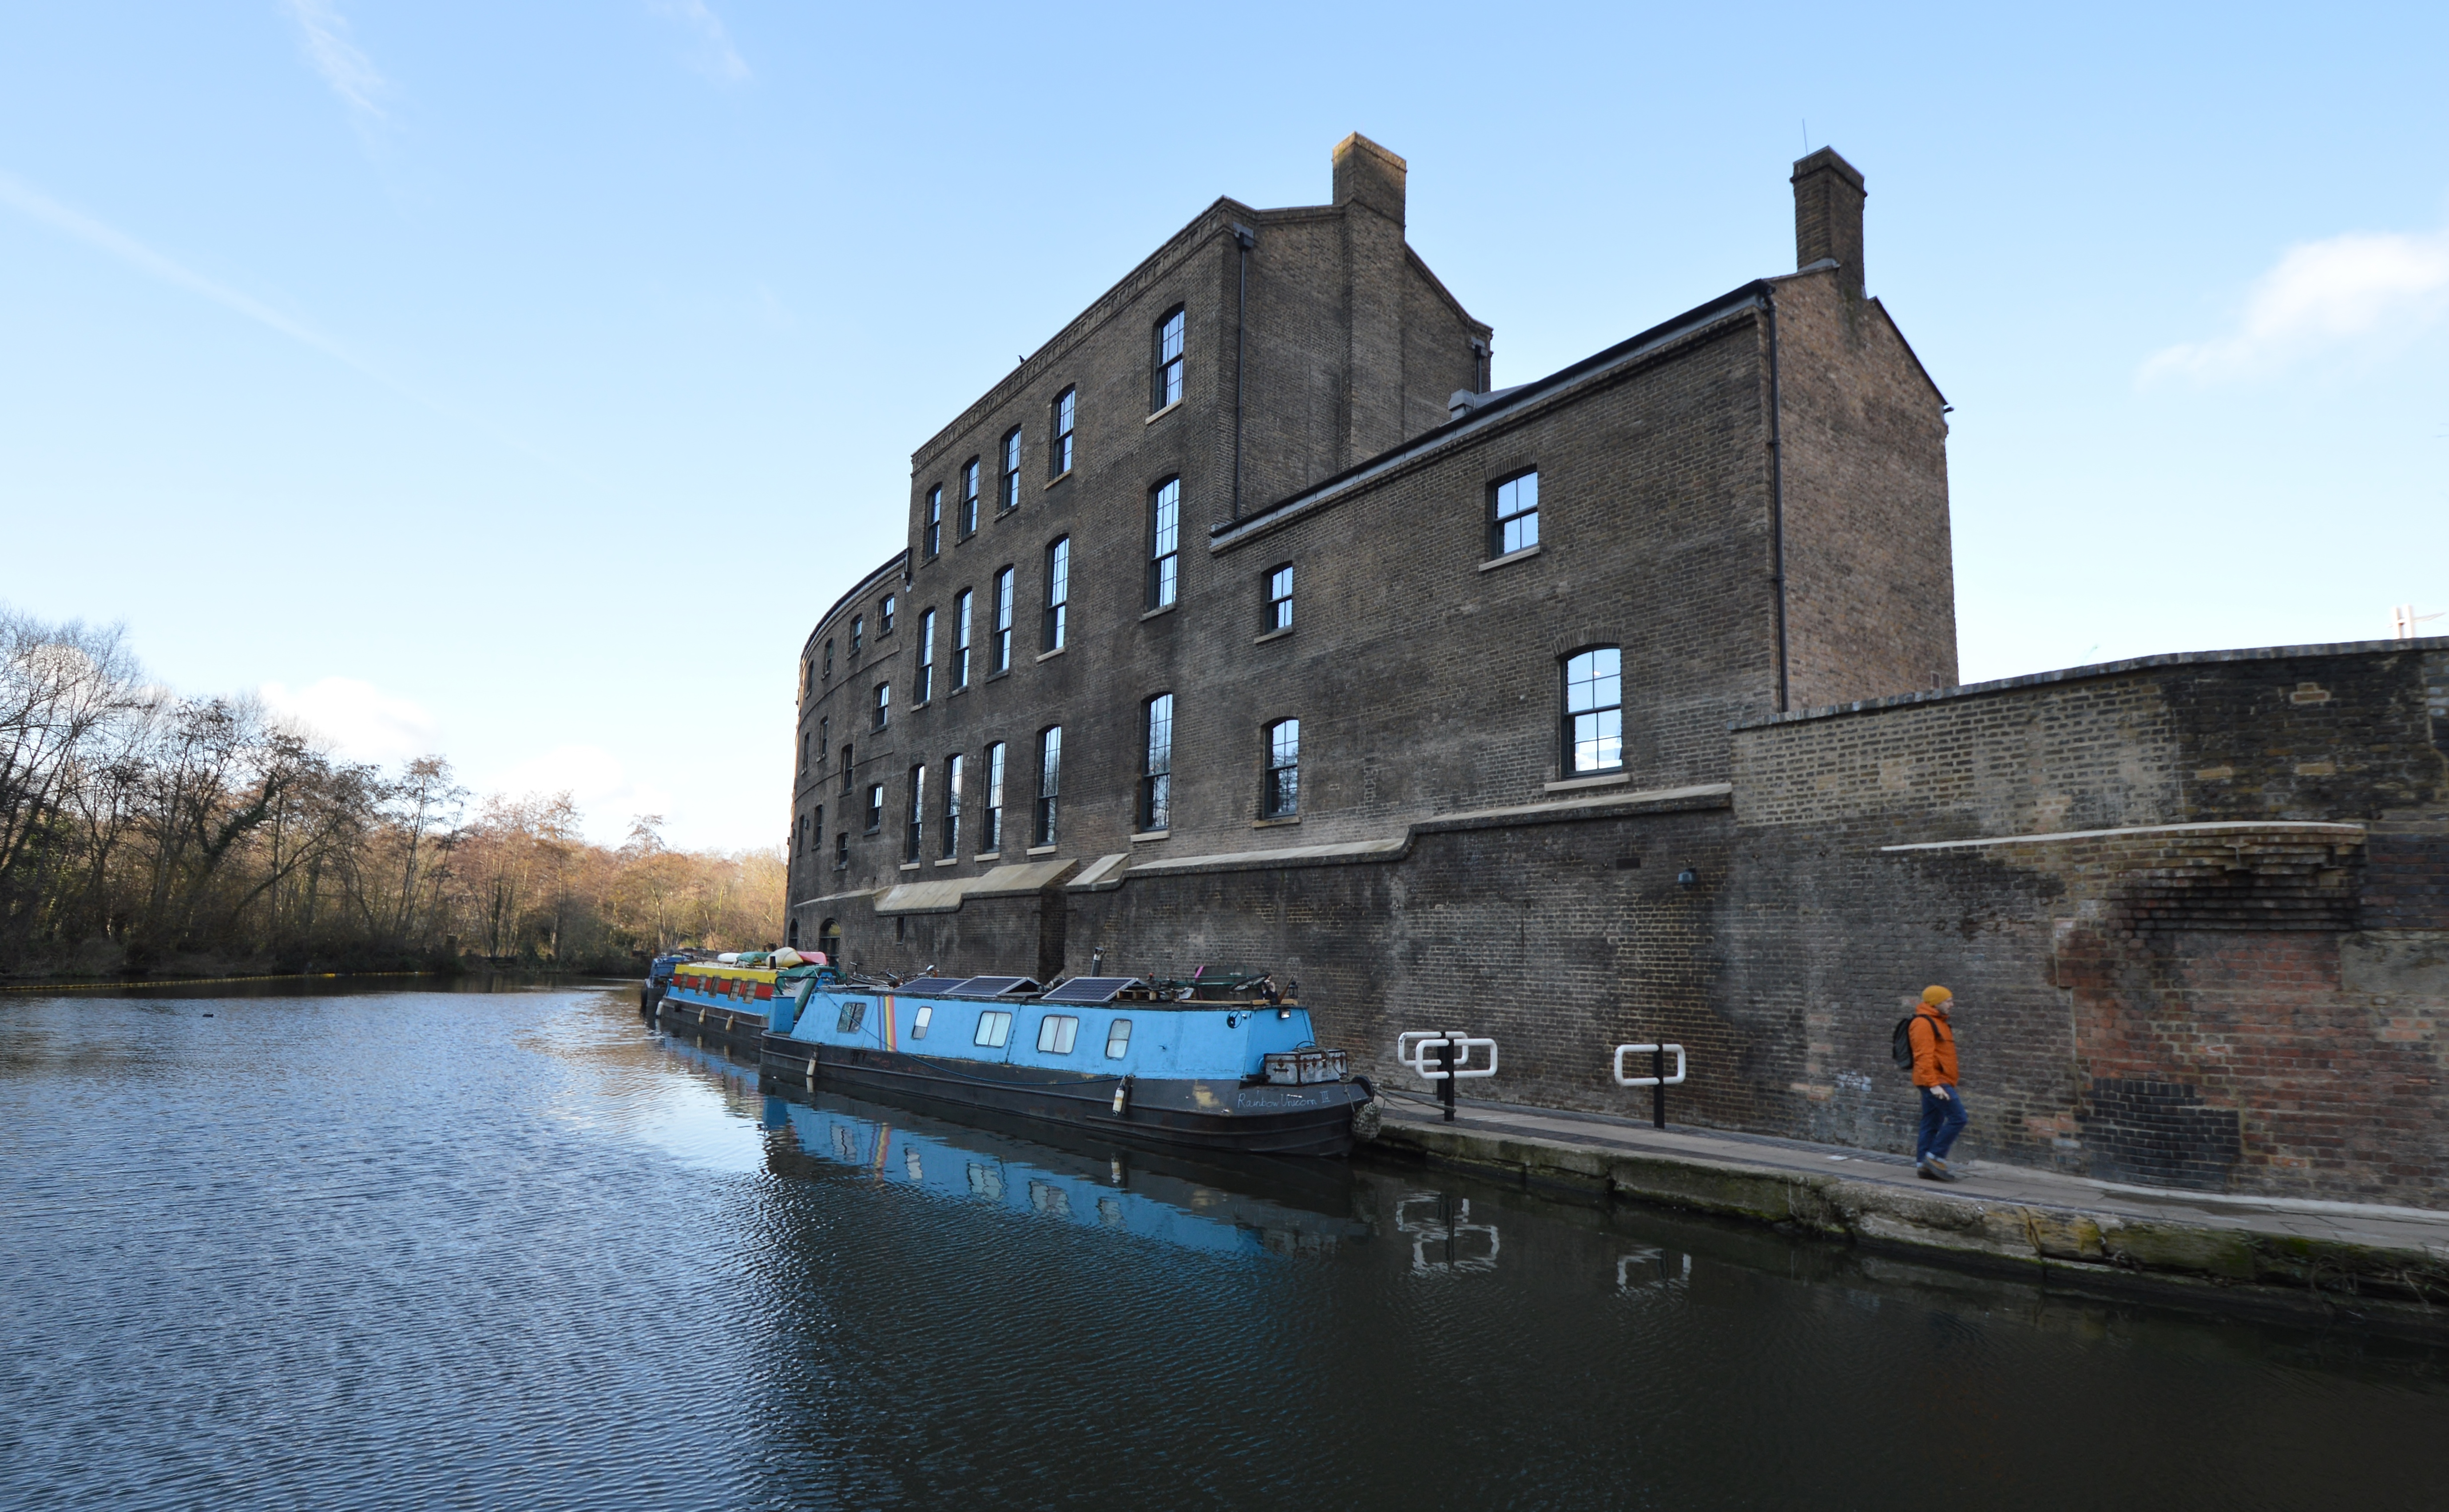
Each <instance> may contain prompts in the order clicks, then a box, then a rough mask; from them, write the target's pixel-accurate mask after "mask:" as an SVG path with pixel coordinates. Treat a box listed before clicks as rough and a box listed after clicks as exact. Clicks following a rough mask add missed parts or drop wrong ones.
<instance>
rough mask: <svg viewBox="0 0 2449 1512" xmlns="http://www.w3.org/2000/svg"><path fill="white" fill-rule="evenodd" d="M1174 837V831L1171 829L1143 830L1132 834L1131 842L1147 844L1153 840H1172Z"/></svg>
mask: <svg viewBox="0 0 2449 1512" xmlns="http://www.w3.org/2000/svg"><path fill="white" fill-rule="evenodd" d="M1172 838H1173V832H1172V831H1171V830H1142V831H1141V832H1140V833H1137V834H1135V835H1132V836H1131V844H1133V845H1146V844H1147V843H1148V842H1150V841H1152V840H1170V839H1172Z"/></svg>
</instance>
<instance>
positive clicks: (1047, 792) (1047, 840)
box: [1031, 724, 1063, 845]
mask: <svg viewBox="0 0 2449 1512" xmlns="http://www.w3.org/2000/svg"><path fill="white" fill-rule="evenodd" d="M1062 793H1063V727H1062V726H1061V725H1059V724H1053V725H1049V726H1047V727H1046V728H1045V729H1043V730H1040V731H1038V732H1037V816H1036V817H1037V833H1036V838H1035V839H1034V840H1032V842H1031V843H1032V844H1033V845H1052V844H1053V843H1054V836H1055V833H1056V832H1055V827H1054V805H1055V800H1056V799H1057V798H1058V797H1060V796H1061V795H1062Z"/></svg>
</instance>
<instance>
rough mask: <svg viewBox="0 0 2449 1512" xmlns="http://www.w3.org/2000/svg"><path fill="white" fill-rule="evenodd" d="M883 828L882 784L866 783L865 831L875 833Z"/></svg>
mask: <svg viewBox="0 0 2449 1512" xmlns="http://www.w3.org/2000/svg"><path fill="white" fill-rule="evenodd" d="M883 828H884V784H883V783H881V782H871V783H869V784H868V785H867V833H870V834H875V833H877V832H878V831H881V830H882V829H883Z"/></svg>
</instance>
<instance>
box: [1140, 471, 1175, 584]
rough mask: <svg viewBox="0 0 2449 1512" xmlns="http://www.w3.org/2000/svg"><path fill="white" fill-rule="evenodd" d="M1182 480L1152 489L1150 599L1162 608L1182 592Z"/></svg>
mask: <svg viewBox="0 0 2449 1512" xmlns="http://www.w3.org/2000/svg"><path fill="white" fill-rule="evenodd" d="M1181 579H1182V480H1181V479H1180V478H1167V479H1166V480H1165V481H1164V482H1163V483H1160V484H1158V485H1157V486H1156V487H1155V488H1151V489H1149V490H1148V567H1147V602H1148V607H1149V608H1151V609H1162V608H1164V607H1165V606H1166V605H1167V604H1169V603H1173V601H1174V600H1175V599H1177V598H1179V597H1180V596H1181V594H1182V582H1181Z"/></svg>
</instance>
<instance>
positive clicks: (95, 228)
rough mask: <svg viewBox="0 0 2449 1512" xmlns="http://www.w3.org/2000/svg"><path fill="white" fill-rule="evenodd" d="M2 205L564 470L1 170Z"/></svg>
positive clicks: (300, 326) (522, 444) (289, 320)
mask: <svg viewBox="0 0 2449 1512" xmlns="http://www.w3.org/2000/svg"><path fill="white" fill-rule="evenodd" d="M0 206H6V207H8V208H9V209H11V210H15V211H16V212H18V213H19V214H20V215H23V216H25V217H27V218H28V219H29V220H35V221H38V222H40V223H42V224H44V225H47V226H49V227H51V228H52V229H53V230H55V231H61V232H65V233H66V234H67V235H68V236H71V237H74V238H75V239H78V240H80V241H83V242H85V243H86V244H87V245H88V246H92V247H96V248H99V249H100V250H102V251H104V252H106V253H108V254H109V255H110V256H112V257H114V258H118V259H119V260H120V261H122V262H124V263H126V264H127V265H128V266H129V267H132V268H135V269H136V270H138V271H139V272H142V273H146V274H150V275H151V276H152V277H154V278H159V279H161V280H162V281H163V282H164V283H167V284H172V285H175V286H176V287H178V288H182V289H185V290H187V291H188V292H190V293H192V294H200V295H202V296H203V297H205V298H207V299H210V300H212V301H213V302H214V303H215V304H218V305H221V306H222V308H224V309H227V310H232V311H235V312H236V313H238V314H240V315H242V316H246V318H248V319H250V320H253V321H255V322H256V323H258V324H259V325H262V326H266V327H269V328H270V329H272V330H274V331H278V332H280V334H281V335H285V336H287V337H289V339H291V340H292V341H295V342H298V343H299V345H301V346H305V347H311V348H313V349H314V350H315V351H317V352H319V353H321V354H323V355H325V356H327V357H330V358H331V359H332V360H333V361H335V362H337V363H339V364H341V365H342V366H343V367H346V368H349V369H350V370H352V371H353V372H356V373H359V374H361V375H363V376H364V377H366V378H369V379H371V380H372V381H374V382H376V383H377V384H380V385H381V386H382V387H384V388H386V389H388V390H390V391H391V392H394V393H395V394H398V395H399V396H400V397H401V398H403V399H406V400H408V401H409V402H410V403H412V404H417V405H422V406H423V407H425V408H426V409H428V410H431V411H434V413H436V414H440V415H446V416H449V417H450V418H452V419H453V420H457V421H460V422H461V423H463V424H467V425H471V426H472V427H474V428H475V429H476V430H478V431H482V432H484V433H485V434H487V435H489V436H492V438H493V439H494V440H496V441H499V442H501V443H502V444H503V445H505V446H508V447H511V448H513V449H515V450H519V451H521V452H524V453H526V454H527V455H529V456H530V457H533V458H535V459H536V460H537V461H539V462H542V463H545V464H546V465H548V466H550V467H553V468H563V467H564V464H563V463H561V462H560V461H559V460H558V459H556V458H554V457H552V456H550V455H548V454H547V453H545V452H543V451H541V450H538V449H536V448H535V447H534V446H532V445H530V444H529V443H528V442H527V441H525V440H522V439H521V438H519V437H517V436H513V435H509V434H506V433H504V432H503V431H501V430H500V429H499V428H498V427H496V426H494V425H492V423H490V422H488V421H486V420H484V419H482V418H480V417H476V416H472V415H468V414H465V413H463V412H461V411H458V410H456V409H454V408H453V407H452V406H450V405H446V404H443V403H442V402H440V401H439V400H437V399H435V398H434V397H433V396H432V395H430V394H424V393H419V392H416V391H415V389H412V388H410V387H409V386H408V385H407V384H404V383H402V382H400V381H399V380H398V379H396V378H395V377H393V376H392V375H391V374H390V373H385V372H383V371H382V370H381V369H379V368H376V367H375V366H374V365H373V364H371V363H369V362H367V361H365V360H364V359H363V358H360V357H359V356H358V355H357V354H356V353H353V352H351V351H350V350H349V349H348V348H346V347H344V346H342V345H340V343H338V342H337V341H335V340H333V339H332V338H331V337H330V336H327V335H323V333H321V332H320V331H318V330H316V329H315V328H314V327H312V326H310V325H308V324H306V323H305V322H304V321H302V320H298V319H295V318H292V317H291V316H286V315H283V314H282V313H281V312H280V311H278V310H276V309H274V308H272V307H271V306H270V305H268V304H265V303H264V302H263V301H261V300H260V299H257V298H254V297H250V296H247V295H243V294H241V293H240V292H239V291H237V290H236V289H233V288H231V287H229V286H228V285H227V284H223V283H217V282H215V281H214V280H212V279H210V278H205V277H204V276H203V275H202V274H201V273H197V272H194V271H193V270H191V269H189V268H186V267H184V266H183V265H181V264H180V263H179V262H177V261H175V260H174V259H172V258H166V257H164V256H163V255H162V254H161V253H159V252H156V251H154V250H153V249H152V248H151V247H148V246H146V245H145V243H143V242H142V241H139V240H137V239H135V238H134V237H131V236H129V235H127V234H126V233H125V232H123V231H119V230H117V229H115V228H113V227H110V226H106V225H105V224H103V223H102V222H101V221H99V220H94V219H93V218H92V217H91V216H88V215H86V214H84V213H82V212H80V211H77V210H72V209H70V208H69V207H68V206H67V205H64V204H62V203H60V202H59V201H57V200H54V199H52V198H51V197H50V196H49V195H47V194H45V193H43V192H42V191H41V190H40V189H37V188H35V187H34V186H33V185H32V184H29V183H28V182H25V181H24V180H22V179H19V178H17V177H16V176H14V175H13V174H10V172H8V171H7V170H6V169H0Z"/></svg>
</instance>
